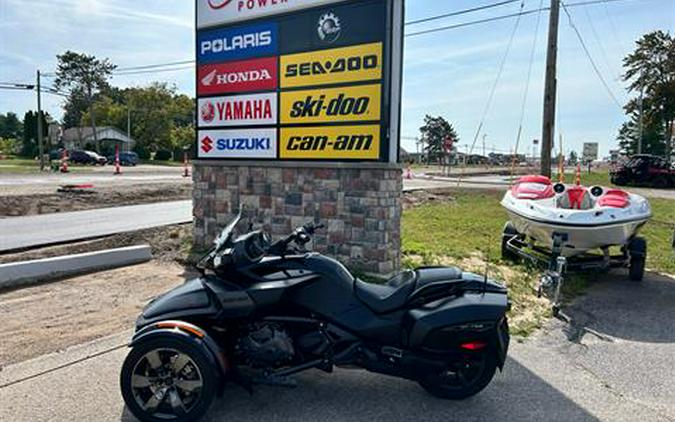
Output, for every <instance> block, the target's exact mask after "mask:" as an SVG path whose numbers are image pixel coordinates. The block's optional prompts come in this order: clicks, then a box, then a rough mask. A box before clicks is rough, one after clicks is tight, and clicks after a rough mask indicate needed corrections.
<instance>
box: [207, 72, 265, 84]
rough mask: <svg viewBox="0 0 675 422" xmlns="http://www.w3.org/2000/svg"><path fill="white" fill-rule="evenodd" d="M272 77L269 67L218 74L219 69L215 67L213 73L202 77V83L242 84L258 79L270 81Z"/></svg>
mask: <svg viewBox="0 0 675 422" xmlns="http://www.w3.org/2000/svg"><path fill="white" fill-rule="evenodd" d="M271 79H272V75H270V73H269V72H268V71H267V69H262V70H248V71H243V72H231V73H224V74H218V71H217V70H216V69H214V70H213V71H212V72H211V73H209V74H208V75H206V76H205V77H204V78H202V84H203V85H204V86H211V84H214V83H215V84H216V85H228V84H240V83H244V82H258V81H269V80H271Z"/></svg>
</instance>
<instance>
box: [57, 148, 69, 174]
mask: <svg viewBox="0 0 675 422" xmlns="http://www.w3.org/2000/svg"><path fill="white" fill-rule="evenodd" d="M59 171H60V172H61V173H69V172H70V170H68V150H67V149H64V150H63V155H61V169H60V170H59Z"/></svg>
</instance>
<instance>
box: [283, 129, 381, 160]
mask: <svg viewBox="0 0 675 422" xmlns="http://www.w3.org/2000/svg"><path fill="white" fill-rule="evenodd" d="M379 149H380V126H378V125H365V126H329V127H307V128H283V129H282V130H281V152H280V154H281V158H302V159H306V158H338V159H376V158H378V156H379V152H380V151H379Z"/></svg>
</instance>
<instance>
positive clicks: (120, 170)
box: [113, 145, 122, 176]
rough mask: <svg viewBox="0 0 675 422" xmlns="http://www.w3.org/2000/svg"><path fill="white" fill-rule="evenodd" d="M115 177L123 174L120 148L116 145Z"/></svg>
mask: <svg viewBox="0 0 675 422" xmlns="http://www.w3.org/2000/svg"><path fill="white" fill-rule="evenodd" d="M113 174H114V175H116V176H117V175H120V174H122V169H121V168H120V146H119V145H115V173H113Z"/></svg>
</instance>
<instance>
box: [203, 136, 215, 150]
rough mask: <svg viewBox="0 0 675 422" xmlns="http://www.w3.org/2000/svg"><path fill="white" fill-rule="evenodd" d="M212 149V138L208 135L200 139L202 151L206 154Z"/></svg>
mask: <svg viewBox="0 0 675 422" xmlns="http://www.w3.org/2000/svg"><path fill="white" fill-rule="evenodd" d="M212 149H213V140H212V139H211V138H209V137H208V136H207V137H205V138H204V139H202V151H204V152H205V153H207V154H208V153H209V152H211V150H212Z"/></svg>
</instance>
